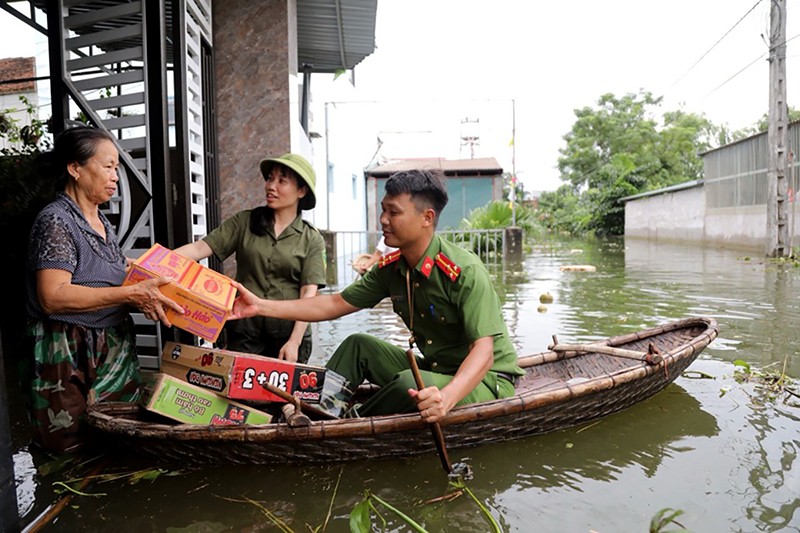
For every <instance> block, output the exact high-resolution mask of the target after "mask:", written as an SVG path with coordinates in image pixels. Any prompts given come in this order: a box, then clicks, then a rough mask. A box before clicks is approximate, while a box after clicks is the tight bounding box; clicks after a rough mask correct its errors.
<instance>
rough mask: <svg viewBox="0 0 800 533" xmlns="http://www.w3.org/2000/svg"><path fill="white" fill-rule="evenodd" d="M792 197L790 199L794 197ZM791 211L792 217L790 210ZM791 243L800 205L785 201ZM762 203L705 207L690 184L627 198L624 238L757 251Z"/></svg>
mask: <svg viewBox="0 0 800 533" xmlns="http://www.w3.org/2000/svg"><path fill="white" fill-rule="evenodd" d="M794 199H795V198H794V196H793V195H792V196H791V197H790V200H794ZM793 210H794V211H795V214H794V216H792V211H793ZM792 223H793V225H794V233H793V235H794V238H791V239H790V241H791V243H790V244H791V245H793V246H795V247H796V246H800V206H798V205H797V203H790V204H789V224H790V229H789V232H790V235H791V234H792V230H791V228H792V226H791V225H792ZM766 233H767V208H766V206H765V205H758V206H739V207H724V208H707V207H706V202H705V194H704V188H703V187H702V186H700V187H694V188H691V189H684V190H682V191H677V192H666V193H663V194H659V195H654V196H647V197H643V198H637V199H635V200H630V201H628V202H627V203H626V204H625V237H632V238H644V239H650V240H658V241H667V242H668V241H671V242H708V243H713V244H718V245H721V246H726V247H731V248H741V249H743V250H755V251H761V250H762V249H763V248H764V247H765V246H766V244H765V243H766Z"/></svg>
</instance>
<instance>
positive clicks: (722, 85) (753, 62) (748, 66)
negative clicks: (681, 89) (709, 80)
mask: <svg viewBox="0 0 800 533" xmlns="http://www.w3.org/2000/svg"><path fill="white" fill-rule="evenodd" d="M798 37H800V33H798V34H796V35H795V36H794V37H791V38H789V39H786V40H785V41H783V43H782V44H781V45H783V44H786V43H788V42H789V41H792V40H794V39H797V38H798ZM781 45H778V46H781ZM769 52H770V50H767V51H766V52H764V53H763V54H761V55H760V56H758V57H757V58H755V59H754V60H752V61H751V62H750V63H748V64H747V65H745V66H744V67H742V68H741V70H739V71H738V72H737V73H736V74H734V75H733V76H731V77H730V78H728V79H727V80H725V81H723V82H722V83H721V84H719V85H718V86H717V87H715V88H714V89H713V90H712V91H711V92H710V93H708V94H707V95H705V96H704V97H703V99H706V98H708V97H709V96H711V95H712V94H714V93H715V92H717V91H718V90H720V89H721V88H722V87H724V86H725V85H727V84H728V83H729V82H730V81H731V80H733V79H734V78H735V77H736V76H738V75H739V74H741V73H742V72H744V71H745V70H747V69H748V68H750V67H752V66H753V65H754V64H755V62H756V61H758V60H759V59H762V58H763V57H764V56H765V55H767V54H768V53H769Z"/></svg>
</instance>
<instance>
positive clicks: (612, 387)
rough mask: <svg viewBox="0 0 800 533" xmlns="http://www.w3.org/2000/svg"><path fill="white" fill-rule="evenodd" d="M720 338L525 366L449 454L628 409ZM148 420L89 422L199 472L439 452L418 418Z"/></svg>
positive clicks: (129, 412)
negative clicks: (507, 393) (214, 466)
mask: <svg viewBox="0 0 800 533" xmlns="http://www.w3.org/2000/svg"><path fill="white" fill-rule="evenodd" d="M718 331H719V328H718V326H717V322H716V321H715V320H714V319H712V318H702V317H700V318H688V319H684V320H679V321H675V322H670V323H667V324H664V325H661V326H658V327H655V328H650V329H645V330H642V331H638V332H635V333H630V334H627V335H621V336H618V337H612V338H610V339H607V340H605V341H603V342H598V343H593V344H592V345H580V350H588V351H575V350H574V349H573V350H569V351H563V350H560V349H559V348H555V349H551V350H549V351H546V352H542V353H538V354H534V355H530V356H526V357H521V358H520V366H521V367H523V368H524V369H525V371H526V374H525V375H524V376H522V377H521V378H520V379H519V380H518V381H517V384H516V390H517V394H516V395H515V396H513V397H511V398H507V399H502V400H494V401H490V402H485V403H480V404H473V405H468V406H464V407H458V408H456V409H453V411H451V412H450V414H448V416H447V417H446V418H444V419H443V420H442V421H441V427H442V430H443V432H444V436H445V439H446V443H447V448H448V450H451V449H457V448H463V447H469V446H477V445H481V444H486V443H489V442H493V441H501V440H507V439H517V438H521V437H527V436H530V435H537V434H542V433H547V432H550V431H555V430H559V429H563V428H567V427H570V426H575V425H579V424H584V423H587V422H590V421H592V420H595V419H597V418H600V417H603V416H607V415H609V414H611V413H615V412H617V411H619V410H621V409H624V408H626V407H629V406H631V405H633V404H635V403H637V402H640V401H642V400H644V399H646V398H649V397H650V396H652V395H654V394H656V393H657V392H659V391H660V390H662V389H663V388H664V387H666V386H667V385H668V384H670V383H671V382H672V381H674V380H675V379H676V378H677V377H678V376H680V375H681V373H682V372H683V371H684V370H685V369H686V368H687V367H688V366H689V365H690V364H691V363H692V361H694V360H695V358H696V357H697V356H698V354H699V353H700V352H701V351H702V350H703V349H704V348H705V347H706V346H707V345H708V344H709V343H710V342H711V341H712V340H714V339H715V338H716V336H717V333H718ZM651 345H652V347H653V349H652V350H651V352H652V351H654V352H660V357H656V358H655V359H656V360H658V359H659V358H660V359H661V360H660V362H658V363H656V364H652V361H651V363H648V362H646V361H644V360H643V356H644V354H645V353H646V352H647V351H648V347H650V346H651ZM603 352H609V353H603ZM611 352H613V353H611ZM630 352H635V353H637V354H641V355H642V357H636V356H632V355H631V353H630ZM147 415H149V413H147V412H145V411H144V410H142V409H140V408H139V407H138V406H136V405H132V404H120V403H98V404H95V405H94V407H93V408H91V409H90V410H89V413H88V420H89V424H90V426H92V427H93V429H94V430H95V431H96V432H98V433H99V435H100V436H101V437H102V438H103V439H110V440H111V441H112V442H113V446H114V448H112V449H117V447H119V446H122V447H125V448H128V449H132V450H134V451H135V452H138V453H144V454H148V455H152V456H155V457H157V458H159V459H161V460H177V461H182V462H191V463H233V464H255V463H273V462H275V461H278V462H282V463H283V462H287V461H289V462H331V461H355V460H365V459H374V458H379V457H389V456H401V455H413V454H422V453H430V454H435V453H436V452H435V447H434V444H433V441H432V438H431V433H430V428H429V426H428V424H427V423H425V422H424V421H423V420H422V418H421V417H420V416H419V414H417V413H413V414H400V415H390V416H377V417H369V418H351V419H341V420H321V421H312V422H311V424H310V425H308V426H306V427H290V426H289V425H288V424H286V423H285V422H279V423H272V424H265V425H253V426H199V425H190V424H180V425H171V424H168V423H164V422H163V421H154V419H152V418H149V419H148V416H147ZM676 415H677V414H676Z"/></svg>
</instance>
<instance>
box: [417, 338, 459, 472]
mask: <svg viewBox="0 0 800 533" xmlns="http://www.w3.org/2000/svg"><path fill="white" fill-rule="evenodd" d="M406 357H407V358H408V366H409V367H410V368H411V374H412V375H413V376H414V382H415V383H416V384H417V390H421V389H424V388H425V382H424V381H422V374H420V373H419V366H417V358H416V357H415V356H414V352H413V351H411V350H406ZM430 426H431V434H432V435H433V442H434V444H436V451H437V452H438V453H439V459H440V460H441V461H442V468H444V471H445V472H447V473H448V474H449V473H451V472H452V471H453V466H452V465H451V464H450V457H448V456H447V447H446V446H445V443H444V433H442V426H440V425H439V422H431V423H430Z"/></svg>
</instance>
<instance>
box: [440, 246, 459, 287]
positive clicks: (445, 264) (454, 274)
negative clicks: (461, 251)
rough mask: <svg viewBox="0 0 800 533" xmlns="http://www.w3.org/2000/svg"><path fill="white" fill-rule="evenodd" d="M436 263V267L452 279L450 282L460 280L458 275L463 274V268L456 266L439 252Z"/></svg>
mask: <svg viewBox="0 0 800 533" xmlns="http://www.w3.org/2000/svg"><path fill="white" fill-rule="evenodd" d="M434 261H435V262H436V266H438V267H439V269H440V270H441V271H442V272H444V273H445V275H446V276H447V277H448V278H450V281H455V280H456V279H458V275H459V274H461V267H460V266H458V265H457V264H455V263H454V262H453V260H452V259H450V258H449V257H447V256H446V255H444V254H443V253H441V252H439V253H438V254H436V258H435V259H434Z"/></svg>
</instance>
